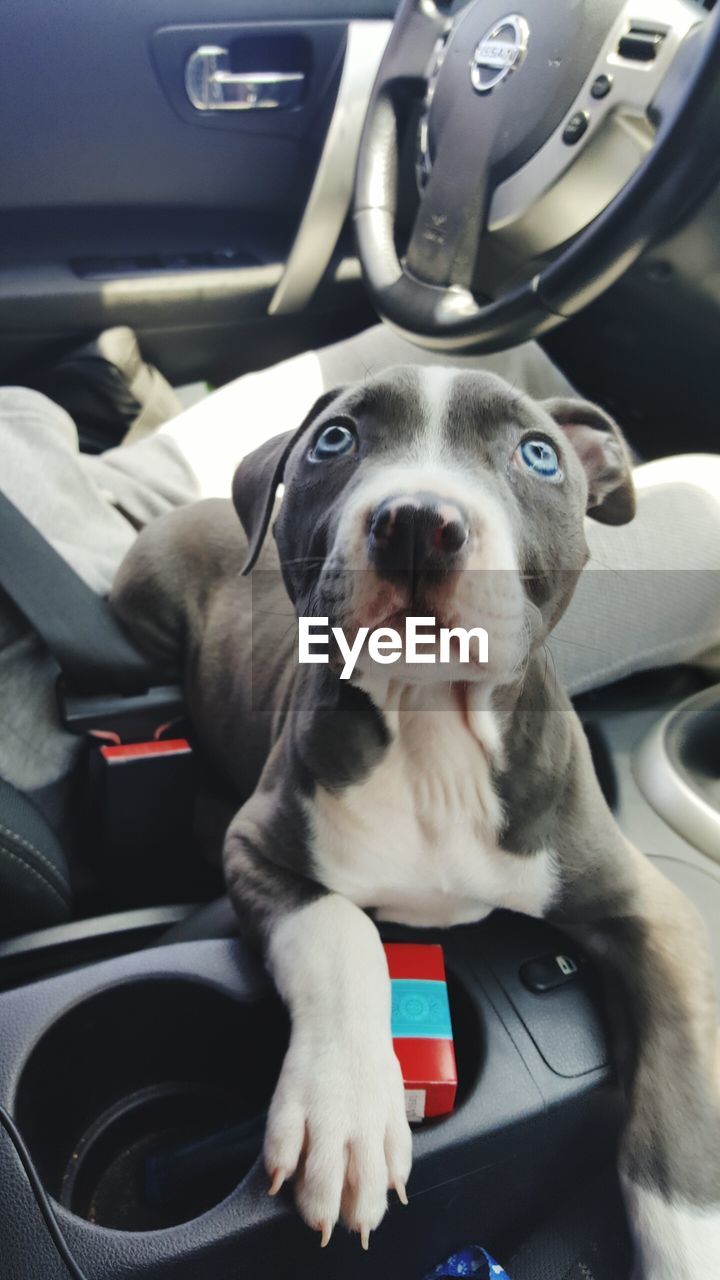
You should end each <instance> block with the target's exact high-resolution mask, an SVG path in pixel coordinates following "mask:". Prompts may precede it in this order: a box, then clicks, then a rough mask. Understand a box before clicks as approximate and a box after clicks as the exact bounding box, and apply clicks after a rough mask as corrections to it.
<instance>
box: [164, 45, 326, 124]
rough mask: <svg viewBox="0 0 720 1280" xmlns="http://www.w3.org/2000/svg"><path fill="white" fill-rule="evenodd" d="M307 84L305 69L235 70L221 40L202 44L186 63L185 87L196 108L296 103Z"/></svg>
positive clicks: (253, 108)
mask: <svg viewBox="0 0 720 1280" xmlns="http://www.w3.org/2000/svg"><path fill="white" fill-rule="evenodd" d="M304 86H305V73H304V71H231V70H230V54H229V52H228V50H227V49H224V48H223V47H222V46H221V45H217V44H203V45H201V46H200V48H199V49H196V50H195V52H194V53H191V54H190V57H189V58H188V60H187V64H186V66H185V91H186V93H187V96H188V98H189V99H190V102H191V103H192V105H193V106H194V107H195V110H196V111H259V110H263V111H269V110H276V109H278V108H280V107H285V108H287V107H294V106H297V104H298V102H299V101H300V99H301V97H302V94H303V89H304Z"/></svg>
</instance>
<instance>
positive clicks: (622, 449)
mask: <svg viewBox="0 0 720 1280" xmlns="http://www.w3.org/2000/svg"><path fill="white" fill-rule="evenodd" d="M542 407H543V409H545V411H546V413H549V414H550V417H551V418H554V420H555V422H556V423H557V424H558V426H559V427H560V428H561V429H562V430H563V432H564V433H565V435H566V436H567V439H568V441H569V442H570V444H571V445H572V447H573V449H574V450H575V452H576V454H577V456H578V457H579V459H580V461H581V463H582V465H583V469H584V471H585V475H586V476H587V482H588V505H587V514H588V515H589V516H592V518H593V520H600V521H601V522H602V523H603V524H627V523H628V521H630V520H632V518H633V516H634V515H635V487H634V485H633V478H632V462H631V459H630V451H629V449H628V447H627V445H626V443H625V438H624V436H623V434H622V432H621V430H620V428H619V427H618V426H617V424H616V423H615V422H613V419H612V418H611V417H610V415H609V414H607V413H605V412H604V410H602V409H599V408H598V406H597V405H595V404H589V403H588V402H587V401H586V400H565V399H563V398H562V397H559V398H556V399H553V400H543V402H542Z"/></svg>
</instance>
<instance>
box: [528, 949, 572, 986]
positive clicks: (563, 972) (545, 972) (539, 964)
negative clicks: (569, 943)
mask: <svg viewBox="0 0 720 1280" xmlns="http://www.w3.org/2000/svg"><path fill="white" fill-rule="evenodd" d="M580 964H581V962H580V960H577V959H575V958H574V957H573V956H569V955H567V954H566V953H565V954H561V955H557V956H543V957H542V958H541V959H540V960H528V961H527V963H526V964H524V965H522V967H521V969H520V978H521V980H522V982H523V984H524V985H525V986H526V987H527V989H528V991H533V992H535V994H536V995H542V994H544V993H545V992H546V991H554V990H555V988H556V987H564V986H565V984H566V983H568V982H573V981H574V979H575V978H577V976H578V974H579V972H580Z"/></svg>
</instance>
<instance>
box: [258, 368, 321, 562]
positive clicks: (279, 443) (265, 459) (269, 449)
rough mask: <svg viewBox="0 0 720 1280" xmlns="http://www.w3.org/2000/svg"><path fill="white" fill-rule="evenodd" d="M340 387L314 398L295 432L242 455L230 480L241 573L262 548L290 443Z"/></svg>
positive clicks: (304, 429)
mask: <svg viewBox="0 0 720 1280" xmlns="http://www.w3.org/2000/svg"><path fill="white" fill-rule="evenodd" d="M341 390H342V388H340V387H335V388H334V390H332V391H326V392H325V393H324V394H323V395H321V396H320V398H319V399H318V400H316V401H315V404H314V405H313V407H312V409H311V410H310V412H309V413H308V414H306V416H305V417H304V418H303V421H302V422H301V423H300V426H299V427H297V428H296V430H295V431H284V432H283V434H282V435H279V436H273V437H272V439H271V440H266V441H265V443H264V444H261V445H260V446H259V448H257V449H253V452H252V453H249V454H248V455H247V457H245V458H243V460H242V462H241V463H240V465H239V466H238V468H237V470H236V472H235V475H234V476H233V482H232V500H233V503H234V506H235V510H236V511H237V513H238V515H239V517H240V523H241V525H242V527H243V529H244V530H245V535H246V537H247V540H248V553H247V559H246V561H245V564H244V565H243V568H242V573H243V575H245V574H248V573H250V570H251V569H252V567H253V565H254V564H255V562H256V560H257V558H258V556H259V555H260V552H261V550H262V545H263V542H264V541H265V536H266V534H267V531H268V527H269V525H270V520H271V518H272V513H273V507H274V505H275V495H276V493H277V490H278V485H279V484H281V483H282V478H283V475H284V472H285V463H286V462H287V460H288V458H289V456H290V453H291V450H292V448H293V445H294V444H295V442H296V440H298V439H299V438H300V436H301V435H302V434H303V432H304V431H306V430H307V428H308V427H309V426H310V424H311V422H313V421H314V419H315V418H317V416H318V414H321V413H322V411H323V409H326V408H327V406H328V405H329V404H331V403H332V401H333V400H334V399H335V397H336V396H339V395H340V391H341Z"/></svg>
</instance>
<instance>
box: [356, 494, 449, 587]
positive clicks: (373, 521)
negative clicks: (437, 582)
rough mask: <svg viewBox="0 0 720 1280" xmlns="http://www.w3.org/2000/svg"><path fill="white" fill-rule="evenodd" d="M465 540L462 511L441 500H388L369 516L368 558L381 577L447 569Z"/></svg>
mask: <svg viewBox="0 0 720 1280" xmlns="http://www.w3.org/2000/svg"><path fill="white" fill-rule="evenodd" d="M467 539H468V525H467V521H466V519H465V516H464V515H463V513H462V511H461V510H460V508H459V507H457V506H455V504H454V503H452V502H446V501H444V500H443V499H441V498H437V499H434V500H430V499H426V498H424V497H423V498H422V499H418V500H414V499H410V498H388V499H387V500H386V501H385V502H383V503H381V504H380V506H379V507H376V508H375V510H374V511H373V513H372V515H371V517H370V522H369V531H368V543H369V549H370V558H371V561H372V564H373V566H374V568H375V569H377V571H378V572H379V573H381V574H384V575H388V574H393V573H400V574H405V573H418V572H421V571H422V570H426V571H435V572H441V571H443V570H446V569H449V568H451V567H452V566H453V562H454V561H455V560H456V558H457V556H458V554H459V552H460V551H462V549H463V547H464V546H465V543H466V542H467Z"/></svg>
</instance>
